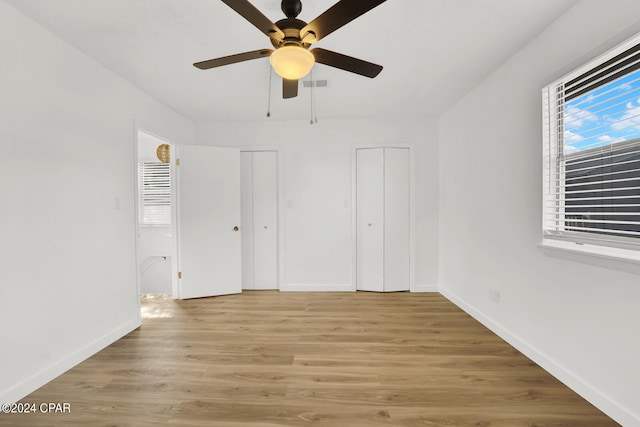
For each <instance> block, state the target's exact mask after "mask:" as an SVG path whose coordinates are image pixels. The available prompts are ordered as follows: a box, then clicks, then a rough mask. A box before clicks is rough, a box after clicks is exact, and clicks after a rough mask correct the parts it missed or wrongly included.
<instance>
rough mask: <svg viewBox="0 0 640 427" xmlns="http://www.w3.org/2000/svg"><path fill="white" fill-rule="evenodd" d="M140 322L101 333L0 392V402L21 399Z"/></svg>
mask: <svg viewBox="0 0 640 427" xmlns="http://www.w3.org/2000/svg"><path fill="white" fill-rule="evenodd" d="M138 299H140V298H138ZM140 324H141V323H140V321H139V320H138V319H133V320H130V321H129V322H127V323H125V324H123V325H121V326H119V327H117V328H115V329H114V330H112V331H111V332H109V333H107V334H105V335H103V336H102V337H100V338H98V339H97V340H95V341H93V342H91V343H89V344H88V345H87V346H85V347H83V348H81V349H80V350H78V351H76V352H74V353H71V354H70V355H69V356H67V357H65V358H63V359H62V360H59V361H58V362H56V363H54V364H53V365H51V366H49V367H47V368H45V369H43V370H41V371H39V372H36V373H35V374H33V375H32V376H30V377H29V378H27V379H25V380H24V381H21V382H19V383H18V384H16V385H14V386H13V387H10V388H9V389H7V390H4V391H3V392H2V394H0V402H3V403H13V402H17V401H19V400H20V399H23V398H24V397H25V396H27V395H29V394H31V393H33V392H34V391H36V390H37V389H39V388H40V387H42V386H43V385H45V384H47V383H48V382H49V381H51V380H53V379H54V378H56V377H58V376H59V375H62V374H63V373H65V372H67V371H68V370H69V369H71V368H73V367H74V366H76V365H78V364H79V363H80V362H83V361H84V360H86V359H88V358H89V357H91V356H93V355H94V354H96V353H98V352H99V351H100V350H102V349H104V348H105V347H108V346H109V345H111V344H113V343H114V342H116V341H117V340H119V339H120V338H122V337H123V336H125V335H127V334H129V333H130V332H131V331H133V330H135V329H136V328H138V327H139V326H140Z"/></svg>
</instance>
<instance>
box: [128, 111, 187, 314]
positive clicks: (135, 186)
mask: <svg viewBox="0 0 640 427" xmlns="http://www.w3.org/2000/svg"><path fill="white" fill-rule="evenodd" d="M140 132H142V133H145V134H147V135H149V136H152V137H153V138H156V139H157V140H159V141H162V142H164V143H166V144H169V147H170V159H171V161H170V163H169V170H170V174H171V227H170V228H171V233H172V234H173V235H175V232H176V228H175V227H176V221H175V218H176V217H175V194H176V193H175V182H174V181H175V164H174V161H173V160H174V159H175V147H176V144H175V143H174V142H171V141H169V140H168V139H166V138H164V137H162V136H159V135H157V134H156V133H154V132H150V131H149V130H147V129H146V128H144V127H142V126H140V125H138V124H136V123H134V135H133V137H134V144H133V191H134V193H133V194H134V197H133V209H134V219H133V223H134V232H135V235H134V237H135V238H134V245H135V250H134V253H135V264H136V295H135V297H136V304H137V307H138V309H137V313H138V320H139V321H142V311H141V310H142V305H141V302H140V291H141V289H140V287H141V273H140V224H139V221H138V212H139V211H138V210H139V209H140V207H139V204H138V187H139V182H138V157H139V135H140ZM175 255H176V254H175V248H174V245H173V244H172V245H171V293H172V295H171V296H172V298H173V299H177V298H178V288H177V285H178V275H177V273H176V272H177V271H178V270H177V264H176V262H177V261H176V256H175Z"/></svg>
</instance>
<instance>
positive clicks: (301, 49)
mask: <svg viewBox="0 0 640 427" xmlns="http://www.w3.org/2000/svg"><path fill="white" fill-rule="evenodd" d="M385 1H386V0H340V1H338V3H336V4H334V5H333V6H332V7H330V8H329V9H327V10H326V11H325V12H324V13H322V14H321V15H320V16H318V17H317V18H316V19H314V20H313V21H311V22H310V23H308V24H307V23H306V22H304V21H301V20H299V19H296V17H297V16H298V15H299V14H300V12H301V11H302V3H301V2H300V0H282V3H281V9H282V11H283V12H284V14H285V16H286V18H284V19H281V20H280V21H278V22H276V23H275V24H274V23H273V22H271V21H270V20H269V18H267V17H266V16H264V15H263V14H262V13H261V12H260V11H259V10H258V9H256V7H255V6H253V5H252V4H251V3H250V2H249V1H248V0H222V2H223V3H225V4H226V5H227V6H229V7H230V8H231V9H233V10H235V11H236V12H237V13H239V14H240V15H241V16H242V17H244V18H245V19H246V20H247V21H249V22H250V23H252V24H253V25H254V26H255V27H256V28H258V29H259V30H260V31H262V32H263V33H264V34H265V35H266V36H267V37H269V39H271V44H272V45H273V47H275V50H272V49H259V50H254V51H251V52H244V53H239V54H236V55H230V56H224V57H221V58H216V59H209V60H207V61H202V62H196V63H195V64H193V65H194V66H195V67H197V68H199V69H201V70H208V69H210V68H216V67H221V66H223V65H229V64H235V63H237V62H243V61H249V60H251V59H258V58H264V57H267V56H269V57H270V61H271V66H272V67H273V69H274V70H275V72H276V73H278V75H280V76H281V77H282V97H283V98H294V97H296V96H298V80H299V79H301V78H302V77H304V76H306V75H307V74H308V73H309V72H310V71H311V68H312V67H313V65H314V63H316V62H317V63H320V64H324V65H329V66H331V67H335V68H340V69H342V70H345V71H349V72H351V73H355V74H360V75H362V76H366V77H370V78H374V77H376V76H377V75H378V74H380V72H381V71H382V66H381V65H376V64H373V63H371V62H367V61H363V60H361V59H357V58H353V57H351V56H347V55H343V54H341V53H337V52H332V51H330V50H326V49H321V48H315V49H312V50H309V47H310V46H311V45H312V44H313V43H315V42H318V41H320V40H321V39H322V38H324V37H326V36H328V35H329V34H331V33H332V32H334V31H335V30H337V29H338V28H340V27H342V26H344V25H346V24H348V23H349V22H351V21H353V20H354V19H356V18H357V17H359V16H360V15H363V14H365V13H367V12H368V11H370V10H371V9H373V8H374V7H376V6H378V5H380V4H382V3H384V2H385Z"/></svg>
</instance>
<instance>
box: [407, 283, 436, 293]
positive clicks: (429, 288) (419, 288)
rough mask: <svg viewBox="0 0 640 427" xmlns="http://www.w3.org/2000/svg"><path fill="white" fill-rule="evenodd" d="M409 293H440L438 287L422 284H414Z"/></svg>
mask: <svg viewBox="0 0 640 427" xmlns="http://www.w3.org/2000/svg"><path fill="white" fill-rule="evenodd" d="M411 292H440V289H439V287H438V285H425V284H424V283H420V284H418V283H416V286H415V288H414V290H413V291H411Z"/></svg>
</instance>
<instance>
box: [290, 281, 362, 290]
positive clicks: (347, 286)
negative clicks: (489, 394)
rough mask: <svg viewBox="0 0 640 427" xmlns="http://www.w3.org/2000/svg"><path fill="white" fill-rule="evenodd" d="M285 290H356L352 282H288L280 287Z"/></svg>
mask: <svg viewBox="0 0 640 427" xmlns="http://www.w3.org/2000/svg"><path fill="white" fill-rule="evenodd" d="M280 290H281V291H283V292H354V289H353V286H352V284H351V283H342V284H341V283H327V284H309V283H287V284H284V285H282V286H281V287H280Z"/></svg>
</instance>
